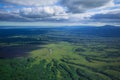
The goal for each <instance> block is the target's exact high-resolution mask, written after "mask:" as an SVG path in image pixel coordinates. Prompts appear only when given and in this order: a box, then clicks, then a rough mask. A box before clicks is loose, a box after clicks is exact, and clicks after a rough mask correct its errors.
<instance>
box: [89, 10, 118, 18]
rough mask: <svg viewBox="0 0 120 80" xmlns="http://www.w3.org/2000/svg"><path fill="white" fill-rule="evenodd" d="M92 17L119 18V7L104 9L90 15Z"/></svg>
mask: <svg viewBox="0 0 120 80" xmlns="http://www.w3.org/2000/svg"><path fill="white" fill-rule="evenodd" d="M91 18H92V19H120V9H115V10H106V11H104V12H102V13H100V14H95V15H93V16H91Z"/></svg>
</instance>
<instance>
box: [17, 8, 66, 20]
mask: <svg viewBox="0 0 120 80" xmlns="http://www.w3.org/2000/svg"><path fill="white" fill-rule="evenodd" d="M19 14H20V16H22V17H27V18H32V19H34V20H37V21H38V20H40V21H41V20H46V21H50V20H60V19H62V20H63V19H68V15H67V13H66V12H65V10H64V9H63V8H62V7H60V6H43V7H33V8H23V9H21V10H20V11H19Z"/></svg>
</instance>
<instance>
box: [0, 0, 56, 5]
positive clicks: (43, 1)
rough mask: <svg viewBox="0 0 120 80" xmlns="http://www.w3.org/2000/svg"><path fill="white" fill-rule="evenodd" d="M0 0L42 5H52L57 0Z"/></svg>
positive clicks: (17, 3)
mask: <svg viewBox="0 0 120 80" xmlns="http://www.w3.org/2000/svg"><path fill="white" fill-rule="evenodd" d="M0 2H1V3H7V4H16V5H23V6H44V5H53V4H55V3H56V2H57V0H1V1H0Z"/></svg>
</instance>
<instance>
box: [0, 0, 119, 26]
mask: <svg viewBox="0 0 120 80" xmlns="http://www.w3.org/2000/svg"><path fill="white" fill-rule="evenodd" d="M119 7H120V1H119V0H0V10H1V11H0V21H8V22H55V23H56V22H61V23H71V24H72V23H77V24H78V23H80V24H91V23H92V24H102V23H104V24H107V23H109V24H110V23H112V22H113V23H114V24H120V9H119Z"/></svg>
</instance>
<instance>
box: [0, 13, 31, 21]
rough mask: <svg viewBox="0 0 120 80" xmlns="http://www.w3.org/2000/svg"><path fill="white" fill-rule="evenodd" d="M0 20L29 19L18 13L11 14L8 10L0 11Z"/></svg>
mask: <svg viewBox="0 0 120 80" xmlns="http://www.w3.org/2000/svg"><path fill="white" fill-rule="evenodd" d="M0 21H16V22H17V21H29V20H27V19H25V18H23V17H21V16H19V14H14V13H13V14H12V13H8V12H3V11H0Z"/></svg>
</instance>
